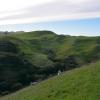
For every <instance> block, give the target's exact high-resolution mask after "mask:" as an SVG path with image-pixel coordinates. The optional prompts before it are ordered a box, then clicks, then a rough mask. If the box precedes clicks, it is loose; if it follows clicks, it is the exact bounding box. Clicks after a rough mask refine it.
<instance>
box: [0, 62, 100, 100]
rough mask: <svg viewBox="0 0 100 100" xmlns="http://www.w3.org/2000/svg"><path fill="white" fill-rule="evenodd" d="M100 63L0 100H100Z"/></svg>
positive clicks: (51, 79)
mask: <svg viewBox="0 0 100 100" xmlns="http://www.w3.org/2000/svg"><path fill="white" fill-rule="evenodd" d="M99 99H100V62H97V63H91V64H90V65H87V66H83V67H81V68H77V69H74V70H71V71H67V72H64V73H62V74H61V75H60V76H55V77H53V78H50V79H48V80H46V81H43V82H41V83H38V84H37V85H34V86H30V87H28V88H25V89H23V90H21V91H19V92H16V93H14V94H11V95H8V96H6V97H4V98H1V99H0V100H99Z"/></svg>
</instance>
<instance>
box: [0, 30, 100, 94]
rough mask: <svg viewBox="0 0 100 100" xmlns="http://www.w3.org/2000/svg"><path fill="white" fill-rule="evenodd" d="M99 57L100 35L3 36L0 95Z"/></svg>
mask: <svg viewBox="0 0 100 100" xmlns="http://www.w3.org/2000/svg"><path fill="white" fill-rule="evenodd" d="M97 60H100V37H84V36H68V35H66V36H65V35H57V34H56V33H54V32H51V31H34V32H19V33H18V32H17V33H7V32H6V34H5V35H2V34H1V35H0V95H5V94H8V93H10V92H14V91H16V90H18V89H20V88H23V87H25V86H27V85H29V84H30V82H34V81H41V80H44V79H46V78H48V77H49V76H53V75H55V74H57V72H58V70H62V71H67V70H71V69H74V68H76V67H80V66H82V65H85V64H88V63H91V62H96V61H97Z"/></svg>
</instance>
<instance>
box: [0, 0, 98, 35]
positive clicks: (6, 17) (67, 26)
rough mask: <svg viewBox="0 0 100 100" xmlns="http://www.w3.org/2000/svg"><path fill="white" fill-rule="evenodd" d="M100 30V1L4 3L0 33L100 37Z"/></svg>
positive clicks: (16, 0) (15, 0)
mask: <svg viewBox="0 0 100 100" xmlns="http://www.w3.org/2000/svg"><path fill="white" fill-rule="evenodd" d="M5 2H6V3H5ZM99 27H100V0H0V31H35V30H51V31H54V32H56V33H58V34H68V35H87V36H100V29H99Z"/></svg>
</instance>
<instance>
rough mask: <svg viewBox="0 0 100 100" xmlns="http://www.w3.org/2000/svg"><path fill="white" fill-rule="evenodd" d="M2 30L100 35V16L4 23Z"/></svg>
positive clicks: (0, 28)
mask: <svg viewBox="0 0 100 100" xmlns="http://www.w3.org/2000/svg"><path fill="white" fill-rule="evenodd" d="M0 30H2V31H5V30H7V31H35V30H51V31H54V32H56V33H58V34H67V35H76V36H77V35H85V36H100V18H96V19H95V18H94V19H79V20H63V21H53V22H52V21H51V22H41V23H29V24H28V23H27V24H15V25H2V26H1V27H0Z"/></svg>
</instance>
